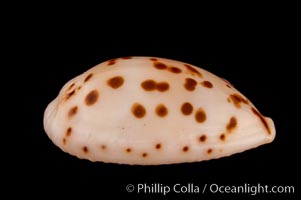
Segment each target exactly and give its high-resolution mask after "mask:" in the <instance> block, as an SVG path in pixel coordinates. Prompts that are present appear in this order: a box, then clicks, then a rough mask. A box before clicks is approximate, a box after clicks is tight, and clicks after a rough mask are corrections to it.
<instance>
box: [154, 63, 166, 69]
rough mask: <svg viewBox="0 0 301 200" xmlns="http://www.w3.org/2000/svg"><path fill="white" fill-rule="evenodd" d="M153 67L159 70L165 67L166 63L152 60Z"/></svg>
mask: <svg viewBox="0 0 301 200" xmlns="http://www.w3.org/2000/svg"><path fill="white" fill-rule="evenodd" d="M154 67H155V68H157V69H159V70H163V69H167V65H165V64H164V63H161V62H154Z"/></svg>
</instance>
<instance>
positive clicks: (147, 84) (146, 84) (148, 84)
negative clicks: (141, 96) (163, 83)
mask: <svg viewBox="0 0 301 200" xmlns="http://www.w3.org/2000/svg"><path fill="white" fill-rule="evenodd" d="M141 87H142V88H143V89H144V90H146V91H153V90H155V89H156V82H155V81H154V80H146V81H143V82H142V83H141Z"/></svg>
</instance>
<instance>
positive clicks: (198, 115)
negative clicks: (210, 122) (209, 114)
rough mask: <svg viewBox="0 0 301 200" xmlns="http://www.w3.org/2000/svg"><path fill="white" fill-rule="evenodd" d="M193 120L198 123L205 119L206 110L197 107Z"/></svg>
mask: <svg viewBox="0 0 301 200" xmlns="http://www.w3.org/2000/svg"><path fill="white" fill-rule="evenodd" d="M195 120H196V121H197V122H198V123H203V122H204V121H206V112H205V111H204V110H203V109H202V108H199V109H198V110H197V111H196V113H195Z"/></svg>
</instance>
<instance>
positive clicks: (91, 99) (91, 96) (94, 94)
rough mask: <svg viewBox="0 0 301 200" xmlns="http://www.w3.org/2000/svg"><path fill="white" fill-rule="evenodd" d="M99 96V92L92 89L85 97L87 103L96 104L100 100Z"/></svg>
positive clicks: (88, 104) (89, 104)
mask: <svg viewBox="0 0 301 200" xmlns="http://www.w3.org/2000/svg"><path fill="white" fill-rule="evenodd" d="M98 96H99V94H98V91H97V90H92V91H90V92H89V93H88V94H87V96H86V98H85V102H86V105H87V106H91V105H93V104H95V103H96V101H97V100H98Z"/></svg>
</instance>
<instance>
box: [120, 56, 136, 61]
mask: <svg viewBox="0 0 301 200" xmlns="http://www.w3.org/2000/svg"><path fill="white" fill-rule="evenodd" d="M132 58H133V57H132V56H124V57H121V59H124V60H128V59H132Z"/></svg>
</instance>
